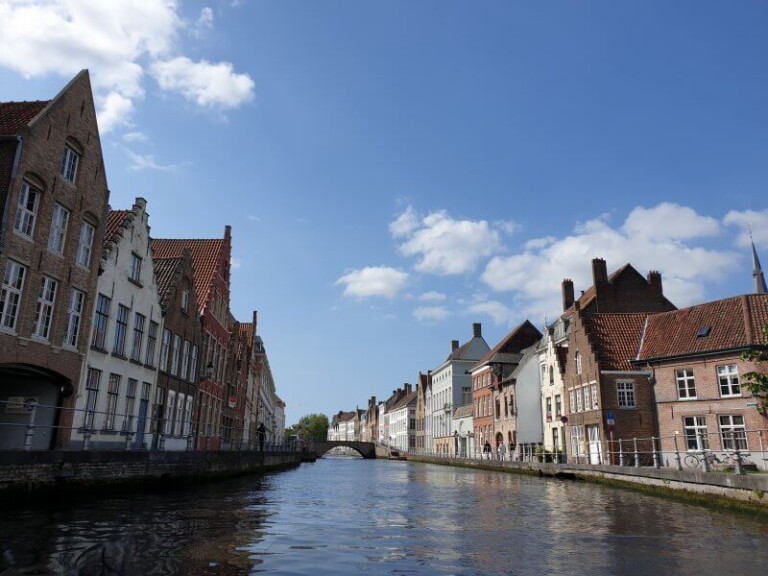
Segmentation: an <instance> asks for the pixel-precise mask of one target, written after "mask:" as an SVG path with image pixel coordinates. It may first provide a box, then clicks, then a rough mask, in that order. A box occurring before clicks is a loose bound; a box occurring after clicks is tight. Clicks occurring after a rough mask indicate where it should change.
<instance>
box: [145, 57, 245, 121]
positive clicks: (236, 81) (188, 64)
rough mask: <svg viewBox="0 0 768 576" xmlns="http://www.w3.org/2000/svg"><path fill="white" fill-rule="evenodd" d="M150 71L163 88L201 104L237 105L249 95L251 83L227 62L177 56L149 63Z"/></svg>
mask: <svg viewBox="0 0 768 576" xmlns="http://www.w3.org/2000/svg"><path fill="white" fill-rule="evenodd" d="M151 69H152V74H153V76H154V77H155V80H157V83H158V84H159V85H160V87H161V88H162V89H163V90H169V91H172V92H179V93H180V94H181V95H182V96H184V98H186V99H187V100H189V101H191V102H194V103H195V104H197V105H198V106H202V107H205V108H225V109H227V108H237V107H238V106H240V105H241V104H244V103H245V102H249V101H250V100H252V99H253V89H254V83H253V80H251V77H250V76H248V75H247V74H237V73H235V72H234V70H233V67H232V64H230V63H229V62H219V63H218V64H211V63H209V62H206V61H205V60H202V61H200V62H193V61H192V60H190V59H189V58H186V57H184V56H179V57H176V58H173V59H171V60H166V61H162V62H161V61H157V62H155V63H153V64H152V67H151Z"/></svg>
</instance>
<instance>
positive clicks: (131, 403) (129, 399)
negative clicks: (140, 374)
mask: <svg viewBox="0 0 768 576" xmlns="http://www.w3.org/2000/svg"><path fill="white" fill-rule="evenodd" d="M138 386H139V381H138V380H136V379H135V378H128V388H127V390H126V391H125V414H123V430H124V431H126V432H132V430H131V427H132V426H133V411H134V409H135V406H136V388H138Z"/></svg>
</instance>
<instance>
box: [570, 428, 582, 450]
mask: <svg viewBox="0 0 768 576" xmlns="http://www.w3.org/2000/svg"><path fill="white" fill-rule="evenodd" d="M584 451H585V446H584V428H582V427H581V426H571V454H573V455H574V456H578V455H579V454H583V453H584Z"/></svg>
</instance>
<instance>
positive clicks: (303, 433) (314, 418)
mask: <svg viewBox="0 0 768 576" xmlns="http://www.w3.org/2000/svg"><path fill="white" fill-rule="evenodd" d="M293 430H294V433H295V434H298V436H299V437H300V438H301V439H302V440H315V441H317V440H325V439H326V438H327V437H328V417H327V416H326V415H325V414H307V415H306V416H302V417H301V419H300V420H299V421H298V423H297V424H294V425H293Z"/></svg>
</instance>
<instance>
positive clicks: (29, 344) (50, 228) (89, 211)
mask: <svg viewBox="0 0 768 576" xmlns="http://www.w3.org/2000/svg"><path fill="white" fill-rule="evenodd" d="M108 200H109V190H108V188H107V180H106V175H105V172H104V161H103V156H102V149H101V143H100V138H99V129H98V125H97V121H96V110H95V107H94V103H93V95H92V91H91V83H90V77H89V74H88V72H87V71H86V70H83V71H81V72H80V73H78V74H77V75H76V76H75V77H74V78H73V79H72V80H71V81H70V82H69V83H68V84H67V85H66V86H65V87H64V88H63V89H62V90H61V92H59V93H58V94H57V95H56V96H55V97H54V98H53V99H52V100H48V101H38V102H4V103H0V213H1V216H0V281H1V282H2V284H0V381H2V382H3V391H2V395H0V401H3V402H6V403H8V402H9V403H10V404H6V406H7V408H4V410H5V413H6V414H7V416H8V421H9V422H18V423H21V422H26V421H27V419H28V418H29V407H30V406H31V404H30V403H31V402H37V403H38V404H39V405H40V406H39V407H38V409H37V414H36V420H37V422H38V424H40V425H41V426H40V427H39V428H38V430H41V432H39V433H37V434H36V435H35V436H34V441H33V448H35V449H46V448H52V447H65V446H66V445H67V444H68V442H69V430H71V427H72V425H73V414H74V413H73V412H72V411H71V410H70V408H73V407H74V394H75V393H76V391H77V386H78V383H79V382H80V376H81V367H82V363H83V358H84V355H85V351H86V349H87V347H88V341H87V340H88V333H89V331H90V323H91V314H92V310H93V304H94V299H93V298H92V295H93V293H94V291H95V286H96V277H97V272H98V247H99V246H100V245H101V241H102V238H103V236H104V229H105V225H106V217H107V216H106V215H107V203H108ZM94 252H96V255H94ZM62 407H63V408H64V409H61V408H62ZM53 426H57V428H54V427H53ZM23 436H24V432H23V430H22V429H21V428H20V427H19V428H16V427H5V430H3V431H0V448H9V449H14V448H20V447H21V445H22V444H23V441H24V438H23Z"/></svg>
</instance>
